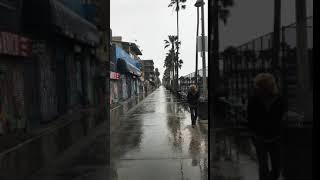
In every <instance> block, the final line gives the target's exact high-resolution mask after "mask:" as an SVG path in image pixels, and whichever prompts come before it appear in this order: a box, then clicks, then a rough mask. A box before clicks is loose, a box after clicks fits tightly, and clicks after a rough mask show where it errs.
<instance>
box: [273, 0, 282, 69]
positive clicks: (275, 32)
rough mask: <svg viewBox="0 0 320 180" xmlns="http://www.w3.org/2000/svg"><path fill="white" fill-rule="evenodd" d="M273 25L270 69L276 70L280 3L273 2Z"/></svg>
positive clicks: (277, 0)
mask: <svg viewBox="0 0 320 180" xmlns="http://www.w3.org/2000/svg"><path fill="white" fill-rule="evenodd" d="M273 23H274V25H273V46H272V47H273V48H272V50H273V51H272V52H273V53H272V55H273V57H272V67H273V69H276V68H277V64H278V63H279V51H280V26H281V1H279V0H274V22H273Z"/></svg>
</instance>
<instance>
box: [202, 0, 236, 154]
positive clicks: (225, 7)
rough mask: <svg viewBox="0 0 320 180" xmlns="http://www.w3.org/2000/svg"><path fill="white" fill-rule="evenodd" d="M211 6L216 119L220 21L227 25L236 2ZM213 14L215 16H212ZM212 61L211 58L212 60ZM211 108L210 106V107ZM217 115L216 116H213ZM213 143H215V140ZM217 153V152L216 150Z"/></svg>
mask: <svg viewBox="0 0 320 180" xmlns="http://www.w3.org/2000/svg"><path fill="white" fill-rule="evenodd" d="M210 5H211V7H209V8H213V9H212V10H211V11H209V13H210V14H209V16H210V17H212V19H213V22H212V25H213V26H212V28H209V31H210V29H211V30H213V31H210V32H209V33H210V34H211V35H213V37H214V38H213V40H210V41H211V43H210V44H212V47H213V50H212V51H211V52H210V51H209V58H210V57H213V61H212V60H211V61H208V66H209V68H210V69H211V71H209V72H208V73H209V77H213V81H214V83H213V85H210V86H209V90H210V93H208V94H209V99H211V100H213V102H214V103H210V104H211V105H212V107H209V108H210V110H209V113H210V115H209V117H214V116H215V117H216V114H217V111H216V110H217V108H216V103H215V98H216V96H217V92H216V91H217V90H218V89H219V85H220V82H219V81H220V80H219V79H220V78H219V74H220V73H219V64H218V62H219V19H220V20H222V21H223V23H225V24H226V23H227V19H228V18H229V16H230V10H229V8H230V7H232V6H233V5H234V1H233V0H213V4H211V3H210V4H209V6H210ZM211 13H213V14H211ZM209 46H210V45H209ZM210 59H211V58H210ZM212 63H213V64H212ZM209 106H210V105H209ZM213 113H215V114H213ZM211 124H212V127H210V128H214V122H213V121H212V123H211ZM214 137H215V136H214ZM213 141H215V140H214V139H213ZM214 151H215V150H214ZM213 155H215V152H214V153H213Z"/></svg>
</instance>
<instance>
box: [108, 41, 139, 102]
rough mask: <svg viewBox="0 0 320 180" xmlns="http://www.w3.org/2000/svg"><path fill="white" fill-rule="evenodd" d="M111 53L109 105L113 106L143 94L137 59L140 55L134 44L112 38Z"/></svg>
mask: <svg viewBox="0 0 320 180" xmlns="http://www.w3.org/2000/svg"><path fill="white" fill-rule="evenodd" d="M111 52H112V55H111V62H110V73H111V74H110V78H111V80H110V86H111V87H110V91H111V92H110V95H111V96H110V97H111V101H110V103H111V104H113V103H117V102H120V101H125V100H127V99H129V98H131V97H135V96H138V95H139V94H140V93H142V92H143V83H142V81H141V75H142V73H141V63H140V61H141V60H140V57H139V55H142V53H141V51H140V49H139V47H138V46H137V45H136V44H135V43H130V42H124V41H122V38H121V37H115V38H113V41H112V50H111Z"/></svg>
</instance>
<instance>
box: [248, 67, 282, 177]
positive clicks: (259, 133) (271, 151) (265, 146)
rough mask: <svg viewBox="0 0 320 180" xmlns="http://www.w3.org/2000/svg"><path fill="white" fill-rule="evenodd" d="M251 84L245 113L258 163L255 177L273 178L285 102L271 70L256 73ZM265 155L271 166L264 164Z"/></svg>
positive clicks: (277, 173)
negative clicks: (251, 88)
mask: <svg viewBox="0 0 320 180" xmlns="http://www.w3.org/2000/svg"><path fill="white" fill-rule="evenodd" d="M254 85H255V91H254V95H253V96H252V97H250V98H249V100H248V108H247V115H248V127H249V129H250V130H251V132H252V133H253V138H252V139H253V144H254V146H255V149H256V154H257V158H258V163H259V179H260V180H277V179H278V178H279V177H280V171H281V160H280V158H281V154H280V153H281V148H280V135H281V128H282V120H283V117H284V115H285V109H286V105H285V103H284V102H285V101H284V99H283V97H282V96H281V95H280V94H279V91H278V87H277V85H276V81H275V78H274V76H273V75H272V74H270V73H261V74H258V75H257V76H256V77H255V78H254ZM268 158H270V160H271V166H272V167H271V170H269V168H268V167H269V166H268Z"/></svg>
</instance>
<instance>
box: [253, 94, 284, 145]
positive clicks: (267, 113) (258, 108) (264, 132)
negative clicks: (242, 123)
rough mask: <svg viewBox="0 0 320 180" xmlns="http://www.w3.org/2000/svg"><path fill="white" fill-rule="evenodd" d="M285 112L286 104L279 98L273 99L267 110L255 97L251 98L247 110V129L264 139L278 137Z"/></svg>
mask: <svg viewBox="0 0 320 180" xmlns="http://www.w3.org/2000/svg"><path fill="white" fill-rule="evenodd" d="M285 111H286V103H285V101H284V99H283V98H282V97H281V96H277V97H275V98H274V99H273V100H272V101H271V102H270V106H269V108H267V106H266V105H265V104H264V103H263V101H262V100H261V99H259V98H258V97H257V96H252V97H250V98H249V101H248V109H247V115H248V126H249V129H250V130H251V131H252V132H253V133H254V134H255V135H256V136H259V137H262V138H264V139H272V138H275V137H279V136H280V135H281V131H282V125H283V115H284V113H285Z"/></svg>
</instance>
